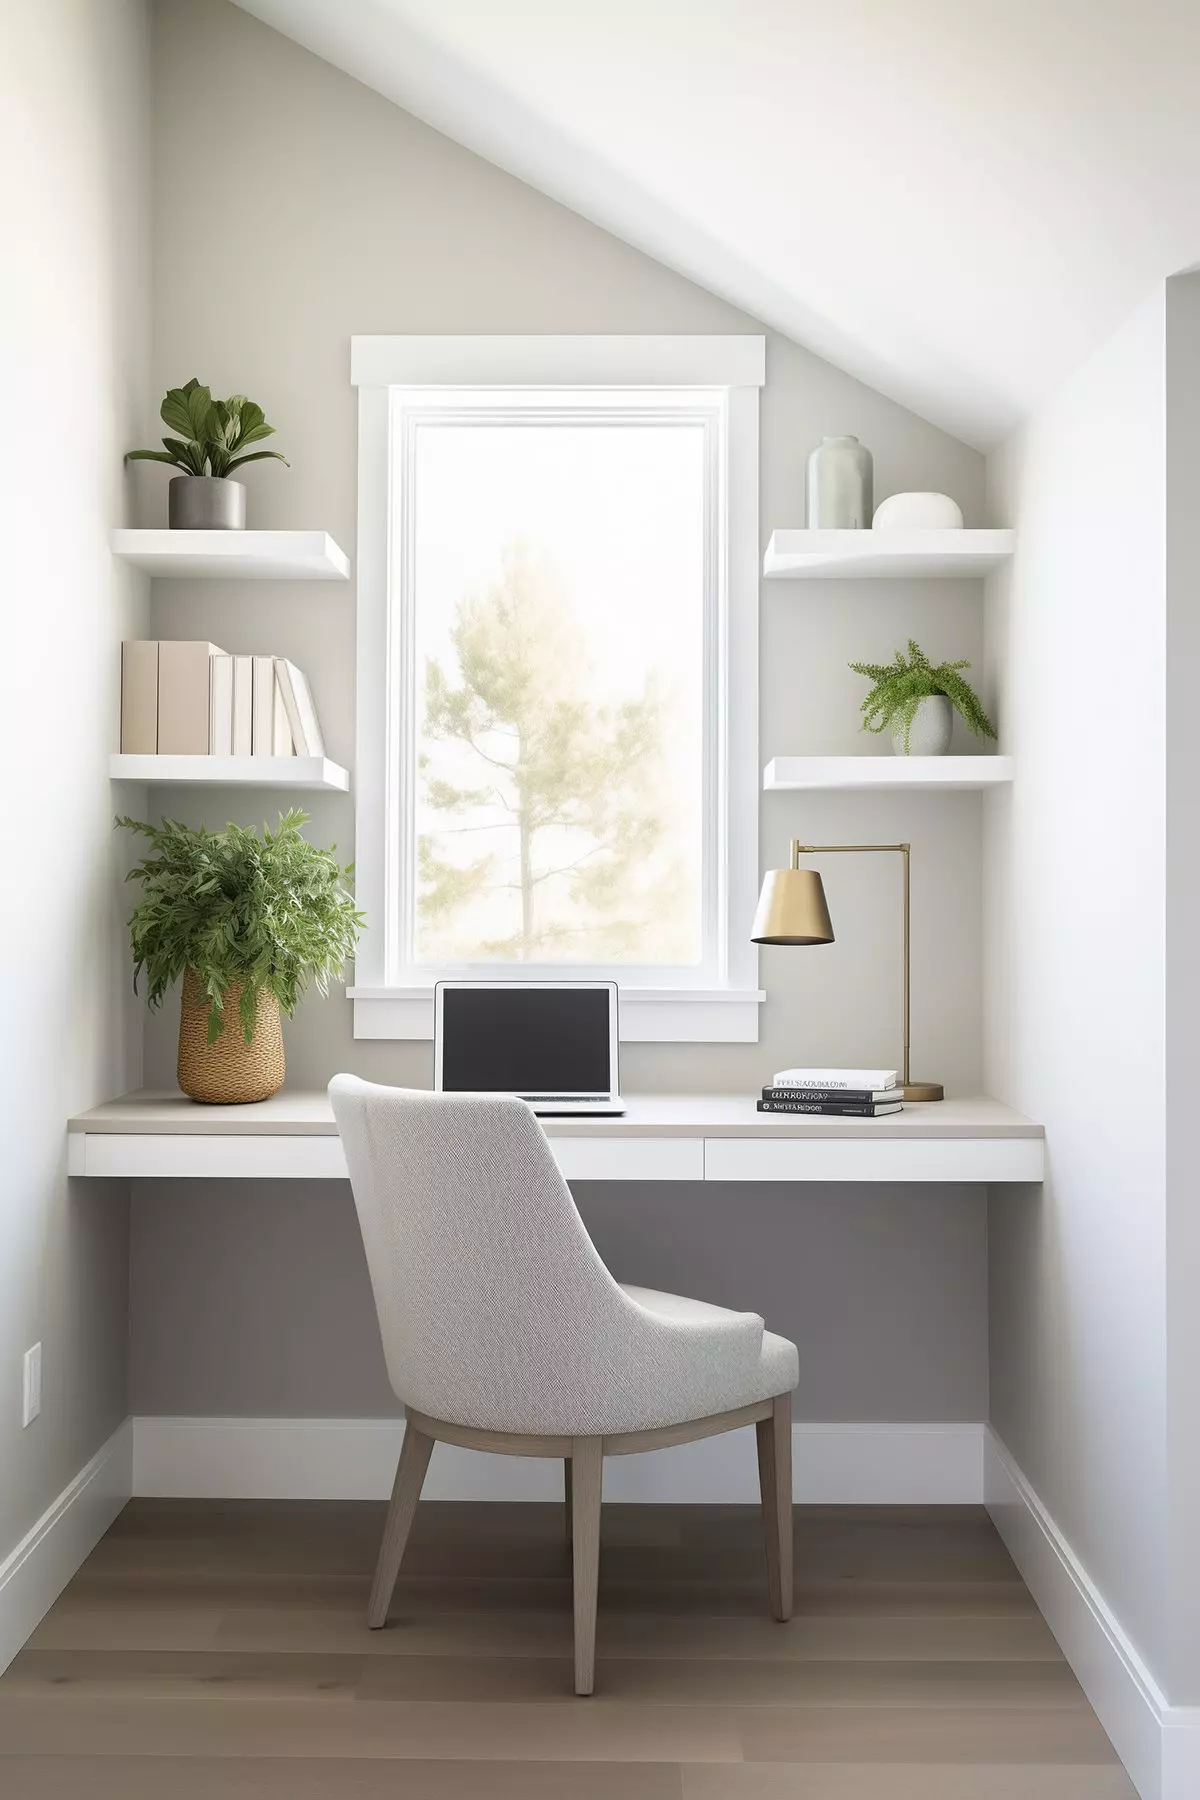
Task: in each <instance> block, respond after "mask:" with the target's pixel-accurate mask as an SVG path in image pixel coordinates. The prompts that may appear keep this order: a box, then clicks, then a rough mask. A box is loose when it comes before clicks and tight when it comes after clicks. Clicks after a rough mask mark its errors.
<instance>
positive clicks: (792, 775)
mask: <svg viewBox="0 0 1200 1800" xmlns="http://www.w3.org/2000/svg"><path fill="white" fill-rule="evenodd" d="M1012 778H1013V759H1012V757H1011V756H775V757H772V759H771V761H770V762H769V763H768V764H767V766H766V768H765V769H764V770H763V792H764V793H766V794H786V793H795V792H798V791H800V790H802V789H814V788H863V789H868V788H875V789H880V788H899V789H911V788H958V789H960V790H969V789H972V788H988V787H996V786H998V785H999V784H1001V783H1003V782H1006V781H1011V780H1012Z"/></svg>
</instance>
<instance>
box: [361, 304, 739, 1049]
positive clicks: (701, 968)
mask: <svg viewBox="0 0 1200 1800" xmlns="http://www.w3.org/2000/svg"><path fill="white" fill-rule="evenodd" d="M664 342H665V343H666V344H667V345H670V346H671V347H672V349H673V350H674V351H675V353H676V354H675V357H674V359H673V360H672V359H671V358H660V359H659V360H660V361H662V362H666V363H667V365H668V366H667V369H666V372H665V373H666V378H665V379H663V378H661V377H660V378H659V379H655V380H653V381H651V380H649V379H645V378H642V377H643V376H648V375H649V374H650V372H651V371H650V367H645V368H643V367H641V366H638V367H635V368H633V369H632V370H631V369H630V368H629V362H630V351H631V348H632V349H633V356H634V361H635V362H637V360H638V355H637V352H638V349H639V348H641V349H642V350H643V351H647V350H648V351H649V363H650V364H653V363H654V362H655V360H656V350H657V347H658V346H660V345H662V344H663V343H664ZM714 344H715V345H716V346H717V347H718V355H719V354H720V353H723V354H724V358H725V361H726V362H728V361H729V347H730V346H734V347H740V346H745V345H746V344H750V345H753V346H757V348H758V359H757V360H758V362H759V364H761V340H757V339H752V340H746V339H716V340H695V339H671V340H654V339H651V340H645V339H600V340H596V339H575V340H571V339H565V340H564V339H533V340H525V339H492V340H487V339H461V340H455V339H433V340H430V339H365V340H364V339H356V340H355V350H354V355H355V373H356V377H357V378H358V380H359V385H360V388H361V390H362V391H361V394H360V410H361V419H362V424H361V434H360V436H361V442H360V485H361V502H360V549H359V585H360V595H359V686H360V692H359V757H358V775H357V793H358V849H357V861H358V878H359V893H360V903H361V904H363V905H364V907H365V910H366V911H367V915H368V922H369V926H370V931H369V933H368V938H367V940H366V941H365V942H364V949H363V954H361V955H360V960H359V969H358V976H359V985H358V986H357V987H356V988H355V989H354V990H353V993H354V997H355V1030H356V1034H357V1035H360V1036H361V1035H383V1036H395V1035H403V1036H409V1035H428V1030H429V1021H430V1020H431V1017H432V1013H431V1007H430V1004H429V999H428V995H429V993H430V990H431V988H432V984H433V982H434V981H435V980H436V979H437V978H438V976H439V975H442V974H449V973H454V974H457V975H462V974H464V973H465V974H470V975H473V976H477V977H486V976H487V975H488V974H489V973H492V974H495V975H496V976H497V978H503V977H512V976H513V975H514V974H518V975H530V976H536V975H538V974H539V973H541V974H545V975H548V976H555V975H559V976H566V975H584V976H586V975H603V976H608V977H612V978H615V979H617V980H619V981H620V983H621V987H622V1033H623V1035H625V1036H655V1037H674V1036H679V1037H696V1036H719V1037H731V1036H737V1037H745V1036H757V1011H756V1004H757V992H756V989H755V985H754V977H755V969H754V964H753V961H752V955H753V953H752V951H751V950H750V948H749V946H748V930H749V912H747V911H746V905H747V901H746V898H745V895H746V894H747V893H748V895H749V898H748V905H749V907H750V908H751V909H752V907H753V891H752V890H753V884H754V882H755V881H756V879H757V850H756V832H755V831H754V829H753V824H752V823H751V824H750V825H749V828H747V817H746V815H747V814H749V813H751V812H756V808H757V800H756V793H755V789H756V787H757V772H756V763H757V757H756V745H755V742H754V738H755V732H754V708H753V703H752V693H753V688H752V684H753V683H754V682H755V681H756V679H757V670H756V668H754V667H753V663H754V662H756V645H757V633H756V629H755V612H756V601H757V504H756V499H755V502H754V508H753V513H751V512H750V509H749V507H748V504H747V501H748V498H749V496H748V494H747V488H748V487H750V488H751V489H752V488H753V486H754V485H755V484H756V482H755V478H756V436H757V432H756V425H757V392H756V389H755V388H754V387H753V386H752V385H750V384H748V383H744V382H743V383H738V384H736V385H734V384H732V383H729V382H728V381H714V380H707V381H698V380H695V379H689V380H684V379H675V378H673V377H675V376H676V375H680V376H682V375H683V374H684V373H685V372H686V373H688V374H693V373H701V372H703V366H704V364H705V361H706V359H705V356H704V355H703V353H702V352H701V353H698V354H697V353H694V354H693V355H692V357H691V362H692V364H694V365H695V367H694V369H693V368H688V369H687V370H686V371H685V370H684V369H683V368H681V367H679V356H678V347H679V346H696V345H700V346H707V345H714ZM564 345H565V346H569V347H570V348H569V352H568V353H567V355H566V356H565V358H564V357H562V356H558V357H557V358H556V356H555V354H554V351H553V349H552V350H551V353H550V356H549V362H550V363H552V364H554V365H555V366H553V367H551V368H550V369H549V371H548V368H547V364H548V357H547V347H557V348H558V350H559V351H561V347H562V346H564ZM431 346H436V347H437V349H436V352H435V353H431V350H430V347H431ZM514 346H524V350H523V352H522V353H521V354H519V355H517V357H516V359H515V365H514V356H513V347H514ZM597 346H599V347H600V349H599V352H597V349H596V347H597ZM613 346H617V347H619V348H618V350H617V351H616V353H615V354H614V353H613V351H612V348H611V347H613ZM489 351H490V352H491V354H490V355H489ZM539 351H540V354H539ZM743 354H744V353H743ZM381 359H382V366H380V365H381ZM645 360H646V359H645V357H643V361H645ZM684 360H685V361H686V360H687V358H686V357H685V359H684ZM708 360H710V361H713V360H717V359H715V358H710V359H708ZM751 361H753V359H751ZM597 364H599V365H600V366H599V368H597V366H596V365H597ZM364 365H365V366H364ZM589 365H591V366H589ZM608 367H611V373H612V375H613V376H614V378H613V379H602V378H601V379H598V378H597V376H598V375H599V376H600V377H602V376H603V375H604V374H605V373H606V372H607V370H608ZM459 372H461V374H462V375H463V377H464V378H463V379H461V380H448V379H446V375H447V374H454V373H459ZM721 372H724V371H721ZM481 373H488V374H493V375H494V380H493V381H492V382H491V383H489V385H487V386H482V385H480V378H481ZM548 373H549V376H550V378H549V379H548V378H547V375H548ZM631 374H632V375H633V377H634V378H633V379H630V378H629V377H630V375H631ZM526 375H528V376H529V377H532V378H531V379H521V378H519V377H522V376H526ZM568 375H569V377H570V379H568V378H567V377H568ZM622 375H623V376H624V377H625V378H624V379H621V378H620V377H621V376H622ZM364 376H367V377H374V378H373V379H372V378H366V379H365V378H364ZM379 377H383V378H382V379H380V378H379ZM431 377H434V378H433V379H431ZM748 401H752V402H753V408H752V413H753V416H752V417H748V416H747V415H748V411H749V409H748V405H747V403H748ZM748 440H750V441H749V442H748ZM735 452H740V453H741V459H742V460H743V461H744V462H747V463H749V465H750V467H749V468H748V469H747V468H746V467H742V468H740V469H735V462H736V461H737V460H738V458H737V456H736V455H735ZM735 507H736V508H737V509H738V510H737V512H736V514H735ZM735 517H736V521H737V523H736V524H735ZM751 517H752V518H753V531H752V533H751V535H750V539H749V554H750V555H752V556H753V565H752V567H753V579H752V581H751V582H749V584H748V583H747V581H746V579H745V576H744V575H743V578H742V581H741V583H740V589H741V591H739V582H738V580H737V578H736V575H735V563H736V557H735V554H734V552H735V548H736V547H737V546H736V545H735V542H734V540H735V539H736V538H737V536H738V529H737V525H741V526H742V527H743V528H742V531H741V535H742V536H743V537H745V535H746V534H745V530H744V523H745V522H746V521H747V520H749V519H750V518H751ZM741 548H742V550H743V558H742V561H743V564H746V562H747V558H746V555H745V554H744V552H745V548H746V547H745V545H742V546H741ZM747 585H748V586H749V593H748V594H747V593H746V592H745V591H744V590H745V589H746V587H747ZM747 602H748V604H747ZM735 619H736V622H737V624H736V629H737V637H736V639H735V635H734V629H733V627H734V621H735ZM735 642H736V644H737V646H738V654H737V655H735V654H734V646H735ZM735 662H736V663H737V664H738V668H737V669H735V667H734V664H735ZM748 662H749V663H750V665H751V666H750V668H749V671H747V667H746V665H747V663H748ZM747 672H748V674H749V680H747ZM748 699H749V701H750V704H749V705H747V700H748ZM735 741H736V742H737V743H738V744H739V745H740V746H741V748H742V749H743V750H748V757H747V756H746V755H743V756H742V758H741V762H742V765H743V766H741V767H735V757H734V755H733V753H732V752H733V747H734V744H735ZM739 790H740V794H741V800H740V805H739V803H738V802H737V800H736V799H735V796H736V795H737V794H738V792H739ZM752 796H753V797H752ZM739 814H740V815H741V817H740V823H738V822H737V821H738V819H739ZM747 850H748V855H749V862H748V865H747V869H748V875H749V884H747V882H746V881H745V880H744V879H738V878H737V877H739V876H742V875H743V874H744V873H745V872H746V871H745V870H744V869H743V859H745V858H746V856H747ZM735 856H736V858H737V862H736V864H735V861H734V858H735ZM735 869H736V876H735V875H734V871H735ZM731 877H733V878H732V879H731ZM743 915H744V916H743ZM735 921H736V922H735ZM738 932H740V933H741V937H742V938H743V939H746V940H747V941H746V942H745V943H742V942H739V941H738V937H737V934H738ZM368 945H369V948H368ZM368 974H369V976H370V980H369V981H364V979H363V978H364V976H365V975H368ZM747 990H749V992H748V991H747ZM731 1003H732V1004H731ZM738 1003H740V1008H741V1010H740V1012H739V1011H738V1010H737V1008H738ZM751 1027H752V1028H751Z"/></svg>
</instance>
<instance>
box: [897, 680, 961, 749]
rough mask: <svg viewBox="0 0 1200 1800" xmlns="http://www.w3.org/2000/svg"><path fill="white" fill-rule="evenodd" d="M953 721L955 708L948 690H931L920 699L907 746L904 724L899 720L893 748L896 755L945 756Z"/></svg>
mask: <svg viewBox="0 0 1200 1800" xmlns="http://www.w3.org/2000/svg"><path fill="white" fill-rule="evenodd" d="M953 725H954V708H953V707H952V706H951V704H950V702H949V700H947V698H946V696H945V694H928V695H926V697H925V699H924V700H918V701H917V711H916V716H915V718H914V719H913V722H912V724H911V725H910V726H909V728H908V748H907V749H905V747H904V726H903V725H901V724H896V725H894V726H893V727H892V749H893V751H894V752H895V754H896V755H897V756H945V754H946V752H947V750H949V748H950V732H951V729H952V727H953Z"/></svg>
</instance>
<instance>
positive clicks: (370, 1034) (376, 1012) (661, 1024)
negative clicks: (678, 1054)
mask: <svg viewBox="0 0 1200 1800" xmlns="http://www.w3.org/2000/svg"><path fill="white" fill-rule="evenodd" d="M347 995H348V998H349V999H350V1000H351V1001H352V1002H353V1004H354V1035H355V1037H356V1038H432V1037H433V987H432V985H430V986H429V987H396V988H386V987H352V988H349V989H348V990H347ZM766 997H767V996H766V994H765V993H764V992H763V990H762V989H761V988H635V987H623V988H622V989H621V1042H622V1043H625V1044H756V1043H757V1042H758V1009H759V1007H760V1006H761V1005H762V1003H763V1001H764V1000H765V999H766Z"/></svg>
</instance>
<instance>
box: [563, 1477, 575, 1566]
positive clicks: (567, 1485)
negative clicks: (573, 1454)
mask: <svg viewBox="0 0 1200 1800" xmlns="http://www.w3.org/2000/svg"><path fill="white" fill-rule="evenodd" d="M563 1498H564V1500H565V1501H566V1508H565V1510H566V1516H567V1543H568V1545H569V1544H570V1542H571V1538H572V1536H573V1533H572V1530H571V1504H572V1502H571V1459H570V1457H569V1456H564V1457H563Z"/></svg>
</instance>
